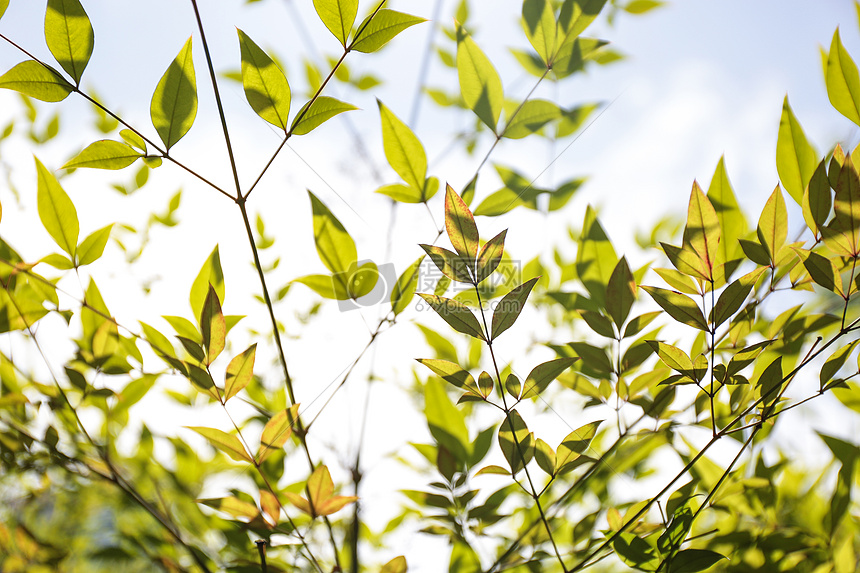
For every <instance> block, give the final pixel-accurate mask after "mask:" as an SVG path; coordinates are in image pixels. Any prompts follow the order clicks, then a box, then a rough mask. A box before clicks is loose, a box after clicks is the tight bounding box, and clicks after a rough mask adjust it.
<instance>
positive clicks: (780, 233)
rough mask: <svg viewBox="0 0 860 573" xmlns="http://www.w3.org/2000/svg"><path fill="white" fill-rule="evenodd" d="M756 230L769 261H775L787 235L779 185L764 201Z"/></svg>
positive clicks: (785, 212) (786, 215) (786, 213)
mask: <svg viewBox="0 0 860 573" xmlns="http://www.w3.org/2000/svg"><path fill="white" fill-rule="evenodd" d="M756 231H757V233H758V239H759V241H760V242H761V245H762V246H763V247H764V248H765V250H767V253H768V256H769V258H770V260H771V263H773V262H775V261H776V256H777V254H778V253H779V250H780V249H781V248H782V246H783V245H784V244H785V239H786V237H787V236H788V212H787V211H786V209H785V200H784V199H783V198H782V190H781V189H780V188H779V185H777V186H776V188H775V189H774V190H773V193H771V195H770V197H769V198H768V200H767V202H766V203H765V205H764V209H762V211H761V217H760V218H759V220H758V228H757V230H756Z"/></svg>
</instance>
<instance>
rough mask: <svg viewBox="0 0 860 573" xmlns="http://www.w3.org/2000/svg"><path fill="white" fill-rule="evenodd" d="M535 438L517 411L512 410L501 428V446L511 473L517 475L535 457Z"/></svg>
mask: <svg viewBox="0 0 860 573" xmlns="http://www.w3.org/2000/svg"><path fill="white" fill-rule="evenodd" d="M533 436H534V434H531V433H529V429H528V426H526V423H525V421H523V419H522V417H521V416H520V414H519V412H517V411H516V410H511V412H510V413H509V414H508V416H507V417H506V419H505V421H503V422H502V425H501V426H499V446H500V447H501V448H502V453H503V454H504V455H505V459H506V460H508V465H510V467H511V473H513V474H516V473H517V472H518V471H520V470H521V469H523V468H524V467H525V466H526V464H528V463H529V462H530V461H531V459H532V457H533V456H534V437H533Z"/></svg>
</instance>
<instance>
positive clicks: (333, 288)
mask: <svg viewBox="0 0 860 573" xmlns="http://www.w3.org/2000/svg"><path fill="white" fill-rule="evenodd" d="M293 282H297V283H301V284H303V285H305V286H306V287H308V288H309V289H311V290H312V291H314V292H315V293H317V294H318V295H320V296H321V297H323V298H327V299H330V300H349V299H350V296H349V291H347V290H346V284H345V283H344V282H343V281H342V280H337V279H335V277H333V276H331V275H307V276H303V277H299V278H297V279H293Z"/></svg>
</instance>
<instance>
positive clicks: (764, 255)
mask: <svg viewBox="0 0 860 573" xmlns="http://www.w3.org/2000/svg"><path fill="white" fill-rule="evenodd" d="M738 244H740V246H741V249H742V250H743V252H744V255H746V257H747V258H748V259H749V260H751V261H752V262H754V263H755V264H757V265H763V266H765V267H767V266H769V265H770V255H769V254H768V252H767V249H765V248H764V247H763V246H761V245H760V244H759V243H758V242H756V241H748V240H746V239H739V240H738Z"/></svg>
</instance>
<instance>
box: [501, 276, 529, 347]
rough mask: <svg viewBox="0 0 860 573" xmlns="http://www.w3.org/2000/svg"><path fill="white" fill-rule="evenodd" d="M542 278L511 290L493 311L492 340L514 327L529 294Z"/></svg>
mask: <svg viewBox="0 0 860 573" xmlns="http://www.w3.org/2000/svg"><path fill="white" fill-rule="evenodd" d="M538 280H540V277H535V278H533V279H530V280H528V281H526V282H524V283H523V284H521V285H519V286H518V287H515V288H513V289H511V291H510V292H509V293H508V294H506V295H505V296H504V297H503V298H502V300H500V301H499V303H498V304H497V305H496V308H495V309H494V310H493V324H492V335H491V336H490V340H495V339H496V338H498V337H499V335H500V334H502V333H503V332H504V331H506V330H507V329H509V328H510V327H511V326H513V325H514V323H515V322H516V320H517V318H518V317H519V316H520V313H521V312H522V311H523V309H524V308H525V306H526V300H527V299H528V298H529V294H530V293H531V292H532V289H533V288H534V286H535V285H536V284H537V282H538Z"/></svg>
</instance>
